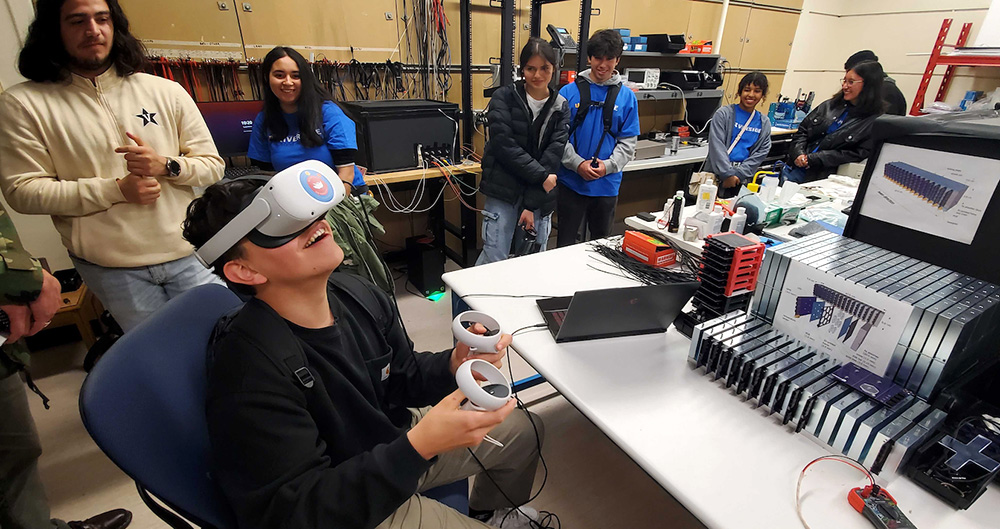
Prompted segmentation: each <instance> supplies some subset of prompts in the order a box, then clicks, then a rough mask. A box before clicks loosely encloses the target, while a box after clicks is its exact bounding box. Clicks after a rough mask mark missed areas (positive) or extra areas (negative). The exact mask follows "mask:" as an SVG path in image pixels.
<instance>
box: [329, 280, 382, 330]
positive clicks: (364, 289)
mask: <svg viewBox="0 0 1000 529" xmlns="http://www.w3.org/2000/svg"><path fill="white" fill-rule="evenodd" d="M327 284H328V285H330V286H331V287H332V288H333V289H334V290H336V291H337V292H339V293H341V294H344V295H346V296H347V297H348V298H349V299H351V300H353V301H354V302H355V303H356V304H357V305H358V306H360V307H361V308H362V309H363V310H364V312H365V316H366V317H367V318H368V320H369V321H370V322H371V323H374V324H375V328H376V329H378V330H379V332H380V334H381V335H382V336H385V335H386V334H388V333H389V328H390V327H391V326H392V320H391V318H390V316H389V315H388V314H385V312H384V311H381V310H373V309H375V308H376V307H380V306H381V305H382V304H381V303H380V302H379V299H378V298H377V297H376V296H375V292H373V291H372V288H371V287H369V285H368V284H367V283H366V281H364V280H362V279H361V278H360V277H358V276H356V275H354V274H349V273H346V272H334V273H332V274H330V278H329V279H327Z"/></svg>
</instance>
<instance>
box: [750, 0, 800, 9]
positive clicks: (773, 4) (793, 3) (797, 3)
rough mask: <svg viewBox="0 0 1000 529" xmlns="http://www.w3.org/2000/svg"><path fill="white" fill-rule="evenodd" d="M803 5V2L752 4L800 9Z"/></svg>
mask: <svg viewBox="0 0 1000 529" xmlns="http://www.w3.org/2000/svg"><path fill="white" fill-rule="evenodd" d="M803 3H804V0H757V1H755V2H754V5H759V6H773V7H789V8H792V9H802V4H803Z"/></svg>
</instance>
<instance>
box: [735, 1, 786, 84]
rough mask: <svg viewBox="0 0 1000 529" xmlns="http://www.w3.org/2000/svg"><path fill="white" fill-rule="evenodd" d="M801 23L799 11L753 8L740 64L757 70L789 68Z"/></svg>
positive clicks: (742, 66)
mask: <svg viewBox="0 0 1000 529" xmlns="http://www.w3.org/2000/svg"><path fill="white" fill-rule="evenodd" d="M798 23H799V15H798V13H785V12H782V11H771V10H769V9H751V10H750V21H749V23H748V24H747V32H746V40H745V41H744V46H743V55H742V56H741V57H740V67H741V68H753V69H758V70H784V69H786V68H787V66H788V55H789V54H790V53H791V51H792V39H793V38H794V37H795V29H796V26H798Z"/></svg>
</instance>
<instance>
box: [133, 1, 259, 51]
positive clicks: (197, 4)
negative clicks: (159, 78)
mask: <svg viewBox="0 0 1000 529" xmlns="http://www.w3.org/2000/svg"><path fill="white" fill-rule="evenodd" d="M121 5H122V8H123V9H124V10H125V13H126V14H127V15H128V17H129V24H130V28H131V31H132V34H133V35H136V37H137V38H139V39H141V40H142V41H143V44H145V46H146V48H147V50H148V51H149V54H150V55H161V56H166V57H193V58H220V59H221V58H225V59H235V60H238V61H243V60H245V58H246V57H244V55H243V40H242V39H241V37H240V27H239V23H238V22H237V20H236V5H235V4H234V3H232V2H229V3H228V5H229V9H228V10H226V11H221V10H219V6H218V5H216V3H215V2H204V1H195V0H177V1H175V2H145V1H142V0H122V2H121Z"/></svg>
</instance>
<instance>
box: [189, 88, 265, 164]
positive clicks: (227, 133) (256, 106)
mask: <svg viewBox="0 0 1000 529" xmlns="http://www.w3.org/2000/svg"><path fill="white" fill-rule="evenodd" d="M263 108H264V102H263V101H224V102H212V103H198V110H201V115H202V116H204V118H205V124H206V125H208V130H209V131H210V132H211V133H212V139H213V140H215V148H216V149H218V150H219V155H221V156H245V155H246V153H247V150H248V149H249V148H250V133H251V132H252V131H253V120H254V118H256V117H257V114H259V113H260V111H261V109H263Z"/></svg>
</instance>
